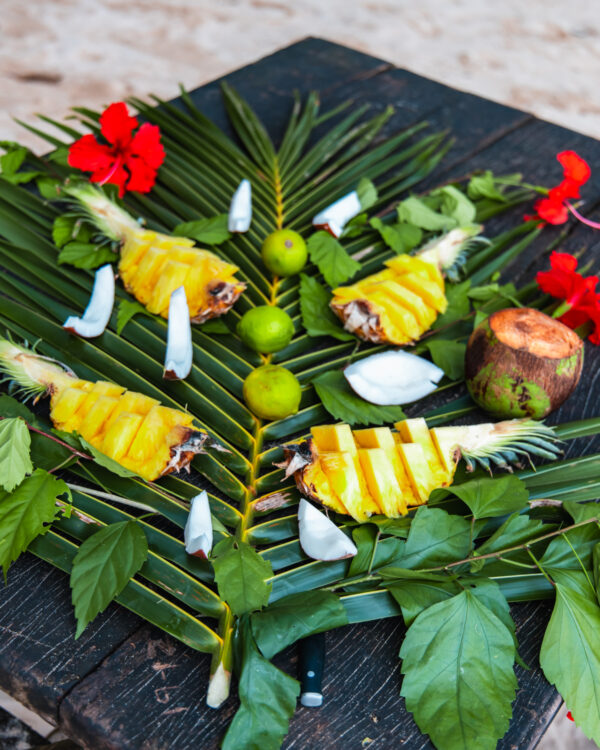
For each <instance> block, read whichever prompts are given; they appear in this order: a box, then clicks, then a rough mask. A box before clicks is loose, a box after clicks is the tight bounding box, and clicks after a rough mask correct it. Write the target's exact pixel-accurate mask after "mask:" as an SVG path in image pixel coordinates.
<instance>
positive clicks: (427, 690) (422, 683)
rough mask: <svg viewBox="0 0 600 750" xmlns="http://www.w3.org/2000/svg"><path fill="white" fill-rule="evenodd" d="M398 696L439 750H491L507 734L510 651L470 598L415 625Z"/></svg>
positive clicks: (489, 616)
mask: <svg viewBox="0 0 600 750" xmlns="http://www.w3.org/2000/svg"><path fill="white" fill-rule="evenodd" d="M400 657H401V659H402V672H403V674H404V680H403V681H402V690H401V695H402V696H403V697H404V699H405V701H406V707H407V709H408V710H409V711H411V712H412V714H413V716H414V719H415V721H416V723H417V725H418V727H419V729H420V730H421V731H422V732H424V733H427V734H429V736H430V738H431V740H432V742H433V743H434V745H435V746H436V748H438V750H493V749H494V748H495V747H496V743H497V741H498V740H499V739H500V738H501V737H502V736H503V735H504V733H505V732H506V730H507V729H508V725H509V722H510V718H511V714H512V709H511V703H512V701H513V700H514V697H515V692H516V688H517V680H516V677H515V674H514V670H513V663H514V659H515V646H514V642H513V638H512V635H511V633H510V632H509V631H508V629H507V628H506V626H505V625H504V623H502V622H501V621H500V620H499V619H498V617H497V616H496V615H495V614H494V613H493V612H492V611H491V610H490V609H488V607H486V606H485V605H484V604H483V603H482V602H481V601H480V600H479V598H478V597H477V596H476V595H475V594H474V593H473V592H471V591H463V592H462V593H460V594H458V595H457V596H454V597H453V598H452V599H447V600H446V601H442V602H439V603H438V604H434V605H432V606H431V607H429V608H427V609H426V610H424V611H423V612H421V614H420V615H418V617H417V618H416V619H415V621H414V622H413V624H412V625H411V626H410V628H409V629H408V632H407V634H406V637H405V639H404V643H403V644H402V648H401V650H400Z"/></svg>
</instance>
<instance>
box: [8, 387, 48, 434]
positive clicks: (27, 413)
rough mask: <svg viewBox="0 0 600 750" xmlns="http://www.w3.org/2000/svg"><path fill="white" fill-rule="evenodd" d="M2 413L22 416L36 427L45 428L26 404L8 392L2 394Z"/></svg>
mask: <svg viewBox="0 0 600 750" xmlns="http://www.w3.org/2000/svg"><path fill="white" fill-rule="evenodd" d="M0 415H1V416H3V417H22V418H23V419H24V420H25V421H26V422H27V423H29V424H30V425H33V426H34V427H39V428H43V427H44V425H43V423H42V422H40V420H39V419H38V418H37V417H36V415H35V414H34V413H33V412H32V411H31V410H30V409H28V408H27V407H26V406H25V404H22V403H21V402H20V401H17V399H16V398H13V397H12V396H7V395H6V393H3V394H2V395H0Z"/></svg>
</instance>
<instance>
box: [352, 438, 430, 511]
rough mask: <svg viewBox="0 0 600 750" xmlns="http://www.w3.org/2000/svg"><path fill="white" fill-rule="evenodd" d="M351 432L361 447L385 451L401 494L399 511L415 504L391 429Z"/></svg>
mask: <svg viewBox="0 0 600 750" xmlns="http://www.w3.org/2000/svg"><path fill="white" fill-rule="evenodd" d="M353 434H354V439H355V440H356V444H357V445H359V446H360V447H361V448H381V449H382V450H384V451H385V453H386V455H387V457H388V458H389V460H390V462H391V464H392V468H393V469H394V475H395V477H396V482H397V484H398V487H399V489H400V493H401V495H402V505H401V506H400V507H399V511H400V513H405V512H406V506H407V505H415V504H416V501H417V496H416V495H415V493H414V491H413V488H412V485H411V483H410V480H409V478H408V474H407V473H406V469H405V468H404V464H403V463H402V460H401V459H400V456H399V454H398V451H397V450H396V443H395V442H394V435H393V433H392V431H391V430H390V428H389V427H369V428H367V429H364V430H354V432H353Z"/></svg>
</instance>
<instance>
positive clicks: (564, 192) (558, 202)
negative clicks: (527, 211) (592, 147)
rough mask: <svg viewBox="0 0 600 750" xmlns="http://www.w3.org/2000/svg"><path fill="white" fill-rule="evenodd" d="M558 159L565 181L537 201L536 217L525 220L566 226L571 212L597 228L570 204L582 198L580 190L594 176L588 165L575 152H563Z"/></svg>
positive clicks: (558, 155)
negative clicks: (539, 220)
mask: <svg viewBox="0 0 600 750" xmlns="http://www.w3.org/2000/svg"><path fill="white" fill-rule="evenodd" d="M556 158H557V159H558V161H559V162H560V164H561V165H562V167H563V179H562V180H561V182H560V183H559V184H558V185H556V186H555V187H553V188H551V189H550V190H549V191H548V197H547V198H541V199H540V200H539V201H536V203H535V204H534V206H533V208H534V209H535V212H536V214H535V216H534V217H531V216H528V217H525V218H536V219H542V220H543V221H546V222H548V224H564V223H565V222H566V221H567V219H568V218H569V211H571V213H573V214H574V215H575V216H576V217H577V218H578V219H579V220H580V221H583V222H584V223H585V224H589V225H590V226H596V225H595V222H590V221H589V220H587V219H585V218H584V217H583V216H581V214H579V213H578V212H577V210H576V209H575V208H574V207H573V206H572V205H571V204H570V203H569V202H568V201H569V200H570V199H574V198H580V197H581V195H580V193H579V188H580V187H581V186H582V185H584V184H585V183H586V182H587V181H588V180H589V179H590V175H591V174H592V170H591V169H590V167H589V165H588V163H587V162H586V161H585V160H584V159H582V158H581V156H579V155H578V154H577V153H575V151H561V152H560V153H559V154H557V155H556Z"/></svg>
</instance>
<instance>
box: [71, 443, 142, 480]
mask: <svg viewBox="0 0 600 750" xmlns="http://www.w3.org/2000/svg"><path fill="white" fill-rule="evenodd" d="M79 442H80V443H81V445H82V447H83V448H84V450H86V451H88V453H91V454H92V456H93V457H94V461H95V462H96V463H97V464H100V466H104V468H105V469H108V470H109V471H112V473H113V474H116V475H117V476H119V477H137V476H138V474H136V473H135V471H131V469H126V468H125V467H124V466H121V464H119V463H117V462H116V461H115V460H114V459H112V458H110V457H109V456H107V455H106V454H105V453H101V452H100V451H99V450H98V449H97V448H95V447H94V446H93V445H92V444H91V443H88V441H87V440H84V439H83V438H82V437H80V438H79Z"/></svg>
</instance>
